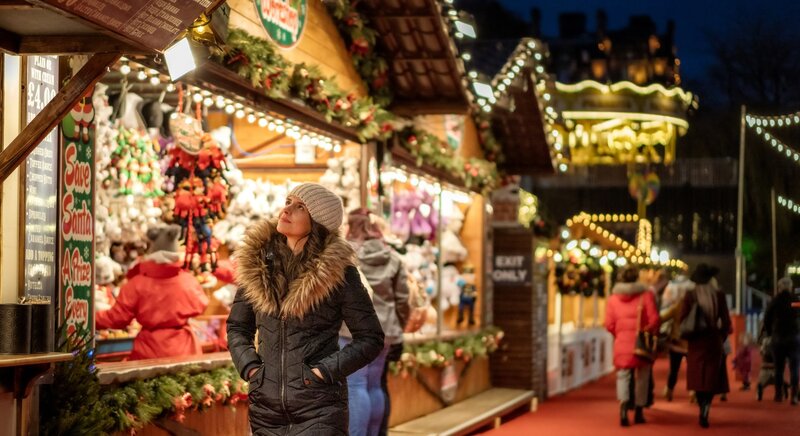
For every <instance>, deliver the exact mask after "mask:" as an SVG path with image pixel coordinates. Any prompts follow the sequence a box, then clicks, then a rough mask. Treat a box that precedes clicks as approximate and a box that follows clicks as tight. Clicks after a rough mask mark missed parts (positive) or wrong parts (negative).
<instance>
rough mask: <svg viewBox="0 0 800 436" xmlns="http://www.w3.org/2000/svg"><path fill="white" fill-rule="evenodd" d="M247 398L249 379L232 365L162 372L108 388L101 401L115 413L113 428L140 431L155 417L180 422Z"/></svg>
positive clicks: (110, 429) (112, 415)
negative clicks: (177, 372)
mask: <svg viewBox="0 0 800 436" xmlns="http://www.w3.org/2000/svg"><path fill="white" fill-rule="evenodd" d="M246 399H247V382H245V381H244V380H242V379H241V378H239V374H238V373H237V372H236V369H235V368H234V367H233V366H232V365H231V366H227V367H224V368H218V369H215V370H212V371H205V372H198V373H190V372H189V371H186V372H182V373H179V374H174V375H162V376H159V377H155V378H152V379H148V380H138V381H135V382H131V383H128V384H125V385H119V386H113V387H109V388H107V390H106V391H105V392H104V394H103V397H102V400H101V402H102V403H103V404H104V405H105V406H106V407H107V408H108V409H109V411H110V412H111V417H112V419H113V424H112V425H111V426H110V428H109V431H112V432H120V431H130V430H132V429H133V430H136V429H140V428H142V427H144V426H145V425H147V424H149V423H150V422H152V421H153V420H155V419H158V418H161V417H169V418H171V419H174V420H176V421H178V422H183V421H184V420H185V419H186V413H187V412H189V411H194V410H200V411H202V410H206V409H208V408H210V407H212V406H215V405H235V404H236V403H238V402H239V401H244V400H246Z"/></svg>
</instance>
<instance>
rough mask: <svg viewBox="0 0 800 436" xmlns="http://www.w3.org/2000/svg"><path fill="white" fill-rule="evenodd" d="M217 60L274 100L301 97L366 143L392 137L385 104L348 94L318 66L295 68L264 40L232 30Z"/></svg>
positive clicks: (326, 117)
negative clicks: (352, 130) (354, 131)
mask: <svg viewBox="0 0 800 436" xmlns="http://www.w3.org/2000/svg"><path fill="white" fill-rule="evenodd" d="M213 57H214V59H215V60H216V61H217V62H219V63H220V64H222V65H224V66H225V67H227V68H228V69H230V70H232V71H235V72H236V73H237V74H238V75H240V76H242V77H245V78H247V79H249V80H250V83H251V84H252V85H253V87H255V88H259V89H264V90H265V93H266V94H267V95H269V96H270V97H273V98H288V97H292V98H297V99H299V100H300V101H302V102H303V103H304V104H306V105H307V106H308V107H310V108H312V109H314V110H316V111H318V112H320V113H321V114H322V115H323V116H325V119H326V120H327V121H328V122H333V121H335V122H337V123H340V124H342V125H345V126H348V127H352V128H354V129H355V130H356V132H357V134H358V136H359V139H361V140H362V141H366V140H371V139H375V140H384V139H387V138H388V137H389V136H391V132H392V125H391V122H392V120H393V119H394V116H393V115H392V114H391V113H389V112H388V111H386V110H385V109H384V108H383V107H381V105H378V104H375V103H374V102H373V100H372V99H371V98H369V97H364V98H357V97H355V96H354V95H352V94H346V93H345V92H344V91H342V90H341V88H339V86H338V85H337V84H336V82H335V81H334V80H333V79H331V78H328V77H325V76H324V75H323V74H322V73H321V72H320V71H319V69H318V68H317V67H313V66H309V65H306V64H302V63H301V64H298V65H292V64H291V63H290V62H289V61H287V60H286V59H285V58H283V56H281V55H280V53H278V51H277V50H276V49H275V46H274V45H273V44H272V43H270V42H269V41H267V40H265V39H263V38H259V37H256V36H253V35H250V34H248V33H247V32H245V31H244V30H241V29H231V31H230V34H229V37H228V42H227V45H226V47H224V48H222V49H218V48H217V49H214V51H213Z"/></svg>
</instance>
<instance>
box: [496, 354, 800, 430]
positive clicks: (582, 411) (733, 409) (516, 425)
mask: <svg viewBox="0 0 800 436" xmlns="http://www.w3.org/2000/svg"><path fill="white" fill-rule="evenodd" d="M667 365H668V364H667V362H666V359H661V360H659V361H658V362H657V363H656V367H655V380H656V398H657V400H656V404H655V405H654V406H653V407H652V408H651V409H649V410H647V411H646V412H645V415H646V417H647V419H648V423H647V424H644V425H636V426H633V427H629V428H622V427H620V426H619V418H618V410H619V409H618V403H617V401H616V400H615V398H614V396H615V393H614V392H615V390H614V384H615V378H614V375H613V374H612V375H610V376H607V377H605V378H603V379H601V380H598V381H597V382H594V383H591V384H589V385H586V386H584V387H583V388H581V389H579V390H577V391H573V392H570V393H567V394H565V395H562V396H559V397H556V398H553V399H549V400H548V401H546V402H544V403H540V404H539V410H538V411H537V412H535V413H528V414H525V415H522V416H520V417H518V418H516V419H514V420H511V421H509V422H508V423H505V424H503V425H502V426H501V427H500V428H499V429H497V430H492V431H490V432H488V433H485V434H487V435H491V436H504V435H515V436H517V435H555V436H572V435H575V436H605V435H622V434H631V435H652V436H658V435H670V436H691V435H709V434H717V435H726V436H727V435H747V436H757V435H782V434H786V435H790V434H791V435H800V406H794V407H793V406H791V405H789V404H788V402H784V403H781V404H776V403H774V402H773V401H771V400H772V398H773V393H774V390H773V387H769V388H767V390H766V392H765V394H764V397H765V399H764V401H762V402H758V401H756V394H755V390H754V389H753V390H752V391H749V392H740V391H739V390H738V389H739V386H740V383H739V382H737V381H733V376H731V389H732V390H733V392H731V393H730V394H729V396H728V397H729V398H728V402H726V403H721V402H719V401H718V400H717V399H715V400H714V405H713V406H712V408H711V428H710V429H702V428H700V427H699V426H698V424H697V406H696V405H695V404H690V403H689V396H688V393H687V392H686V389H685V387H686V382H685V372H684V371H685V369H686V368H685V362H684V366H683V368H682V371H681V379H680V380H679V382H678V387H677V389H676V393H675V399H674V401H673V402H671V403H668V402H667V401H666V400H664V399H663V398H662V397H661V393H662V392H663V389H664V384H665V383H666V378H667ZM632 420H633V414H631V422H632Z"/></svg>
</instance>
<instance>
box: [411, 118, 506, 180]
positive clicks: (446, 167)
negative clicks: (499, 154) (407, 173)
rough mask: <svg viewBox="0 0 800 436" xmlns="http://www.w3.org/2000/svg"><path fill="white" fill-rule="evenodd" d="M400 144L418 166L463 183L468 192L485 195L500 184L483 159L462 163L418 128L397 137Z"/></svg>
mask: <svg viewBox="0 0 800 436" xmlns="http://www.w3.org/2000/svg"><path fill="white" fill-rule="evenodd" d="M399 136H400V144H401V145H402V146H403V147H404V148H405V149H406V150H408V151H409V152H410V153H411V155H412V156H414V158H416V161H417V165H418V166H420V165H422V164H428V165H431V166H433V167H434V168H437V169H440V170H442V171H445V172H447V173H450V174H455V175H456V176H457V177H460V178H461V179H462V180H464V185H465V186H466V187H467V189H476V190H478V191H480V192H481V193H483V194H484V195H485V194H488V193H489V192H491V191H492V190H493V189H494V188H496V187H497V184H498V182H499V180H500V175H499V173H498V171H497V165H496V164H495V163H494V162H490V161H488V160H486V159H479V158H470V159H464V158H462V157H461V156H456V154H455V151H454V150H453V148H452V147H449V146H448V145H447V144H445V143H444V142H442V141H441V140H440V139H439V138H438V137H437V136H436V135H433V134H431V133H428V132H426V131H424V130H420V129H417V128H407V129H405V130H403V131H402V132H400V133H399Z"/></svg>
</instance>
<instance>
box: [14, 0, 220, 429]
mask: <svg viewBox="0 0 800 436" xmlns="http://www.w3.org/2000/svg"><path fill="white" fill-rule="evenodd" d="M75 3H76V2H70V3H67V4H65V3H64V2H61V1H19V0H13V1H4V2H2V3H0V52H2V57H0V70H2V76H3V80H2V81H0V83H2V89H1V90H0V95H2V105H1V106H0V108H1V110H0V117H1V118H2V123H0V125H1V126H2V138H3V142H2V144H3V148H2V152H0V181H2V183H3V187H2V197H0V198H2V216H3V221H2V232H0V234H2V248H1V249H0V268H2V274H0V276H2V287H0V302H2V303H3V307H4V313H5V315H4V316H6V318H5V319H3V322H2V324H3V325H4V326H8V325H9V324H8V323H9V322H10V321H12V320H11V319H9V318H7V316H8V314H9V313H17V312H19V311H21V310H22V308H21V306H24V305H19V304H15V302H16V301H17V300H18V298H24V299H25V301H28V302H36V303H38V305H40V306H50V307H51V308H52V309H53V311H52V312H51V314H50V315H47V316H45V317H44V318H42V321H41V324H34V325H32V326H31V327H30V329H31V332H30V333H31V337H30V339H34V338H35V340H41V339H42V338H44V340H45V342H44V343H43V346H42V347H38V346H31V348H30V351H27V350H23V349H22V348H24V347H22V348H19V347H17V346H18V345H24V344H25V343H26V341H25V340H24V338H23V337H22V336H21V335H23V333H24V332H26V330H27V328H26V327H23V326H16V324H12V325H15V326H16V327H15V328H14V329H13V332H14V333H13V334H12V333H11V332H9V331H3V332H2V334H1V335H0V336H2V337H3V338H6V339H8V338H11V339H12V340H14V341H16V342H15V343H14V346H15V347H16V348H14V349H17V348H19V350H17V351H16V352H17V353H20V354H18V355H8V354H4V355H1V356H0V368H1V369H0V378H2V380H3V390H2V392H0V410H2V412H0V423H2V424H0V432H2V433H4V434H13V433H15V434H35V433H36V432H37V426H38V418H39V416H38V415H37V413H36V410H37V405H36V403H35V401H31V398H34V399H35V398H36V397H37V392H38V389H37V388H36V385H37V383H38V382H39V381H40V380H41V379H42V376H43V375H45V374H47V373H49V372H50V371H51V370H52V366H53V364H54V363H55V362H59V361H64V360H65V357H66V360H69V359H72V355H71V354H69V353H54V352H52V351H54V348H53V347H54V342H55V340H54V335H55V333H56V327H55V324H54V323H53V320H54V319H57V320H58V322H59V324H60V323H63V322H66V323H67V324H69V325H71V326H76V325H81V324H82V325H86V324H87V321H88V320H89V319H90V318H91V307H92V306H91V301H92V299H91V296H90V292H91V291H90V289H91V282H92V277H93V259H92V249H91V243H89V244H88V245H89V247H88V249H86V250H83V248H85V247H84V246H83V245H86V244H83V245H81V252H80V255H82V257H83V258H82V259H81V261H82V262H85V263H84V264H81V265H80V267H81V268H82V275H81V277H82V278H81V280H80V283H79V284H78V283H70V281H71V279H72V278H73V277H65V273H62V271H69V269H68V268H67V269H62V268H61V264H62V263H64V262H67V261H68V260H69V259H68V258H67V256H60V251H61V249H64V250H72V245H71V244H72V240H73V239H72V238H71V237H72V236H73V235H76V236H77V237H78V238H79V239H81V240H84V239H85V238H86V237H87V235H91V230H92V227H91V225H90V224H89V225H83V226H80V227H71V226H67V227H63V226H59V225H58V222H56V219H57V218H58V219H61V220H62V222H66V221H65V220H68V219H69V216H70V213H72V212H74V211H73V209H72V207H71V205H69V204H66V203H64V202H63V199H64V198H72V197H69V195H71V194H72V195H75V194H76V193H75V192H73V191H71V190H72V189H74V186H72V185H71V182H73V181H75V180H74V179H71V178H67V179H66V181H64V180H65V179H64V177H63V174H65V172H67V171H68V170H67V168H68V164H74V163H75V161H70V162H66V160H67V159H62V158H61V157H60V156H61V154H62V152H61V150H62V147H61V140H60V138H61V135H60V133H61V131H60V130H59V129H56V130H55V132H54V130H53V129H54V128H55V127H57V126H58V125H59V124H60V123H61V122H62V120H65V117H66V119H69V120H72V121H70V122H73V121H75V120H74V119H73V118H71V117H70V115H69V114H70V112H71V111H73V110H74V108H75V106H76V104H84V103H85V98H86V95H87V90H88V91H89V92H91V89H92V87H93V85H94V84H95V83H96V82H97V81H98V80H99V79H100V78H101V77H102V76H103V75H104V74H105V73H106V71H107V68H108V67H110V66H112V65H113V64H114V63H115V62H116V61H117V60H118V59H119V57H120V56H121V55H122V53H156V52H161V51H163V50H164V49H165V48H167V46H168V45H169V44H170V43H171V42H172V41H173V40H174V39H175V37H176V36H178V34H179V33H181V32H184V30H185V29H186V28H187V27H188V26H189V25H191V24H192V22H194V21H195V19H196V18H198V16H200V15H201V14H203V13H208V14H211V13H212V12H213V11H214V10H216V9H217V8H218V7H219V6H220V4H221V3H222V1H221V0H214V1H202V2H201V1H183V2H181V3H180V4H179V5H177V6H175V7H173V8H171V9H170V10H166V11H161V12H160V13H159V17H156V16H155V15H154V13H153V11H152V10H150V9H148V8H142V7H141V6H142V5H141V4H140V3H144V2H129V3H134V4H126V5H121V4H119V3H114V2H105V1H98V2H93V3H92V4H84V3H83V2H81V3H79V4H77V5H76V4H75ZM120 5H121V6H120ZM125 22H130V23H131V25H129V26H123V25H122V23H125ZM87 55H88V59H87V58H86V56H87ZM57 56H60V58H59V57H57ZM81 57H82V58H81ZM68 59H69V60H70V61H72V62H70V63H69V64H68V62H67V60H68ZM62 85H63V86H62ZM22 96H26V97H27V98H21V97H22ZM26 100H27V102H26ZM51 132H54V133H51ZM83 142H88V141H83ZM63 145H64V146H65V147H66V144H63ZM67 148H69V147H67ZM89 177H91V175H90V176H89ZM87 179H88V177H82V179H81V180H82V181H81V182H80V183H81V187H80V192H78V194H80V195H83V189H84V188H83V183H84V182H85V181H86V180H87ZM89 191H90V192H91V188H89ZM90 196H91V194H90ZM87 201H88V203H84V204H85V205H86V206H88V209H83V210H81V211H80V213H81V214H82V215H81V217H82V218H84V219H85V218H86V216H88V217H89V218H90V217H91V214H92V213H93V207H92V201H91V199H88V200H87ZM57 211H61V212H57ZM58 229H61V230H62V231H59V230H58ZM67 230H71V231H72V232H70V233H67ZM89 241H91V239H89ZM75 253H78V251H77V249H76V251H75ZM73 260H75V257H73ZM75 265H76V266H77V265H78V264H77V263H75ZM87 271H88V272H87ZM84 272H87V273H86V274H83V273H84ZM73 284H74V285H75V286H72V285H73ZM74 303H77V305H76V306H71V305H70V304H74ZM78 307H80V310H77V309H76V308H78ZM21 319H22V318H16V320H21ZM65 319H66V321H65ZM37 323H38V321H37ZM23 336H24V335H23ZM5 345H7V344H5V343H4V344H3V347H0V348H2V349H3V352H4V353H7V352H8V350H6V348H5ZM48 351H50V353H48ZM12 352H13V351H12Z"/></svg>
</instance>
